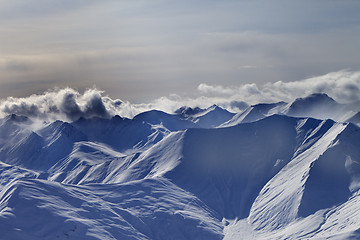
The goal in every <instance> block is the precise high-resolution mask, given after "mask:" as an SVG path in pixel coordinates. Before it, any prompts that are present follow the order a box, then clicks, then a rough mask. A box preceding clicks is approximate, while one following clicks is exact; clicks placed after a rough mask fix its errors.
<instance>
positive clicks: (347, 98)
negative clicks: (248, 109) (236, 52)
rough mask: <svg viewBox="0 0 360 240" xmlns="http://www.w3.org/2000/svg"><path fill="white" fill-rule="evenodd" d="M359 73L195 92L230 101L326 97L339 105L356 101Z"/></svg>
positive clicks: (206, 87) (359, 91)
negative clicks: (319, 94)
mask: <svg viewBox="0 0 360 240" xmlns="http://www.w3.org/2000/svg"><path fill="white" fill-rule="evenodd" d="M359 86H360V72H359V71H349V70H341V71H338V72H331V73H328V74H325V75H322V76H317V77H311V78H307V79H304V80H299V81H293V82H283V81H277V82H275V83H265V84H261V85H257V84H254V83H252V84H243V85H240V86H236V87H234V86H232V87H224V86H221V85H208V84H205V83H202V84H200V85H199V86H198V90H199V91H200V92H201V93H202V94H205V95H206V96H207V97H215V96H222V97H226V98H228V99H232V100H234V101H245V102H247V103H251V104H255V103H259V102H278V101H285V102H290V101H293V100H294V99H295V98H299V97H305V96H308V95H310V94H312V93H326V94H328V95H329V96H331V97H333V98H334V99H335V100H337V101H338V102H340V103H348V102H356V101H360V89H359Z"/></svg>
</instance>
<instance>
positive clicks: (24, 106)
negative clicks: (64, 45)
mask: <svg viewBox="0 0 360 240" xmlns="http://www.w3.org/2000/svg"><path fill="white" fill-rule="evenodd" d="M359 86H360V72H359V71H349V70H342V71H338V72H332V73H328V74H325V75H322V76H317V77H312V78H308V79H304V80H299V81H293V82H282V81H278V82H275V83H266V84H262V85H257V84H254V83H252V84H243V85H239V86H231V87H225V86H221V85H210V84H205V83H202V84H200V85H199V86H198V88H197V90H198V92H199V93H200V94H201V96H199V97H192V98H191V97H184V96H181V95H177V94H171V95H169V96H167V97H161V98H157V99H155V100H153V101H151V102H148V103H141V104H132V103H130V102H128V101H121V100H119V99H112V98H110V97H108V96H106V95H105V96H104V92H103V91H101V90H98V89H96V88H91V89H88V90H86V91H85V92H83V93H79V92H78V91H76V90H74V89H72V88H62V89H60V88H55V89H53V90H48V91H46V92H44V93H43V94H39V95H31V96H29V97H26V98H15V97H9V98H7V99H4V100H1V101H0V117H5V116H6V115H9V114H13V113H14V114H17V115H24V116H28V117H30V118H37V119H44V120H55V119H60V120H65V121H74V120H76V119H78V118H80V117H85V118H91V117H101V118H110V117H112V116H115V115H120V116H122V117H127V118H132V117H134V116H135V115H137V114H139V113H141V112H144V111H148V110H152V109H157V110H162V111H165V112H168V113H173V112H174V111H175V110H176V109H178V108H180V107H182V106H189V107H201V108H206V107H209V106H211V105H213V104H217V105H218V106H220V107H223V108H226V109H228V110H230V111H233V112H239V111H243V110H244V109H246V108H247V107H248V104H256V103H270V102H279V101H285V102H291V101H293V100H294V99H296V98H299V97H306V96H308V95H310V94H312V93H326V94H328V95H329V96H330V97H332V98H334V99H335V100H336V101H338V102H340V103H350V102H357V101H360V89H359Z"/></svg>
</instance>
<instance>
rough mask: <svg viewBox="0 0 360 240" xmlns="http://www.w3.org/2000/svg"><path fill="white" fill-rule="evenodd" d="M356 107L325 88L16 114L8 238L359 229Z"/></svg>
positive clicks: (1, 131) (5, 153) (0, 176)
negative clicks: (167, 108) (239, 100)
mask: <svg viewBox="0 0 360 240" xmlns="http://www.w3.org/2000/svg"><path fill="white" fill-rule="evenodd" d="M94 101H95V100H94ZM95 102H96V101H95ZM94 104H95V103H94ZM93 108H94V107H92V108H90V107H89V108H86V109H93ZM84 109H85V108H83V110H81V111H85V110H84ZM96 109H97V108H96ZM88 111H90V110H88ZM357 111H358V110H357V109H352V108H350V107H349V105H342V104H338V103H337V102H335V101H334V100H333V99H331V98H329V97H328V96H326V95H324V94H314V95H311V96H309V97H307V98H302V99H297V100H295V101H294V102H293V103H284V102H279V103H274V104H257V105H253V106H249V107H248V108H247V109H246V110H244V111H243V112H241V113H238V114H233V113H230V112H228V111H227V110H225V109H222V108H220V107H218V106H211V107H209V108H207V109H201V108H190V107H182V108H180V109H178V110H177V111H175V113H174V114H169V113H164V112H161V111H156V110H151V111H148V112H143V113H141V114H139V115H137V116H135V117H134V118H132V119H128V118H123V117H120V116H114V117H106V118H100V117H99V116H98V115H97V114H95V113H94V117H91V118H84V117H80V118H79V119H77V120H75V121H70V122H66V121H61V120H56V121H50V122H46V121H45V122H41V121H37V120H35V119H30V118H28V117H25V116H20V115H15V114H12V115H9V116H7V117H5V118H3V119H0V239H4V240H5V239H30V240H32V239H34V240H37V239H360V216H359V214H358V213H359V211H360V148H359V144H360V128H359V126H357V125H355V124H356V123H358V122H357V119H358V113H357ZM69 114H70V113H69ZM79 115H81V114H79ZM354 123H355V124H354Z"/></svg>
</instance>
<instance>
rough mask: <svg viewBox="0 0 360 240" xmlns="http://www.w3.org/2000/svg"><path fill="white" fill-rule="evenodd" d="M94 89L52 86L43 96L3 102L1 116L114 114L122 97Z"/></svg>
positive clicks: (56, 116)
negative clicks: (103, 95) (83, 90)
mask: <svg viewBox="0 0 360 240" xmlns="http://www.w3.org/2000/svg"><path fill="white" fill-rule="evenodd" d="M101 94H102V91H100V90H97V89H95V88H93V89H88V90H86V91H85V92H84V93H83V94H80V93H79V92H78V91H76V90H74V89H71V88H63V89H53V90H50V91H47V92H45V93H43V94H41V95H31V96H30V97H27V98H14V97H9V98H7V99H6V100H2V101H1V102H0V111H1V115H2V116H4V115H9V114H17V115H24V116H28V117H31V118H43V119H46V120H47V119H49V120H52V119H61V120H70V121H71V120H76V119H78V118H80V117H86V118H90V117H102V118H109V117H110V116H111V115H113V114H114V112H113V109H114V108H113V107H112V106H119V105H121V101H120V100H111V101H110V100H109V99H108V98H106V97H102V96H101Z"/></svg>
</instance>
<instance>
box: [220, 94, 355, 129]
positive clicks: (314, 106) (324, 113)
mask: <svg viewBox="0 0 360 240" xmlns="http://www.w3.org/2000/svg"><path fill="white" fill-rule="evenodd" d="M358 107H359V106H357V105H354V104H340V103H337V102H336V101H335V100H334V99H332V98H331V97H329V96H328V95H326V94H323V93H322V94H319V93H316V94H311V95H310V96H307V97H305V98H297V99H295V100H294V101H293V102H291V103H285V102H278V103H260V104H255V105H252V106H250V107H248V108H247V109H245V110H244V111H243V112H240V113H237V114H236V115H234V116H233V118H232V119H230V120H228V121H226V122H223V123H222V124H220V125H219V127H229V126H235V125H237V124H239V123H246V122H254V121H256V120H260V119H263V118H265V117H268V116H271V115H273V114H281V115H287V116H291V117H312V118H316V119H323V120H325V119H332V120H334V121H337V122H353V123H355V124H357V120H356V119H357V118H356V114H357V112H358V110H357V109H358ZM352 117H353V118H352Z"/></svg>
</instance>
